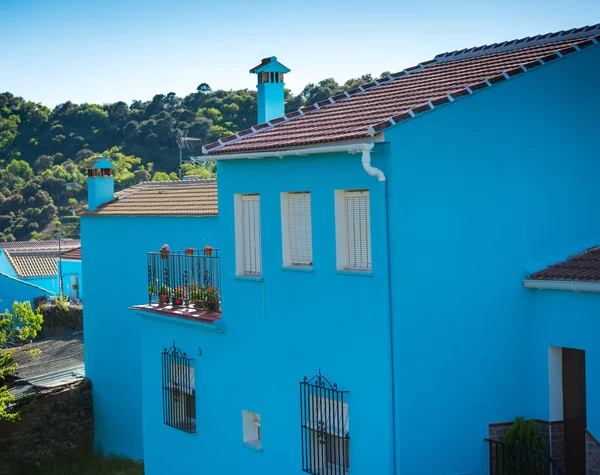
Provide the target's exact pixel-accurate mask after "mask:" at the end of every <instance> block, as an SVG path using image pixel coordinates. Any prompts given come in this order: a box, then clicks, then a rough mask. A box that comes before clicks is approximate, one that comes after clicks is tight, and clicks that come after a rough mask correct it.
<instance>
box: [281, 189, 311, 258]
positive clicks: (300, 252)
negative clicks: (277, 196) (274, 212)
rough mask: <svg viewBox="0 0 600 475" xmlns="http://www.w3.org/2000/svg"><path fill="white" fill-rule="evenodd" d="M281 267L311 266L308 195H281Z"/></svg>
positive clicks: (306, 193) (304, 193)
mask: <svg viewBox="0 0 600 475" xmlns="http://www.w3.org/2000/svg"><path fill="white" fill-rule="evenodd" d="M281 231H282V232H281V235H282V240H283V265H284V266H286V267H292V266H303V267H310V266H312V260H313V258H312V219H311V206H310V193H308V192H302V193H282V194H281Z"/></svg>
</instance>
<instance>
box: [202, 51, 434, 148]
mask: <svg viewBox="0 0 600 475" xmlns="http://www.w3.org/2000/svg"><path fill="white" fill-rule="evenodd" d="M434 64H437V60H435V59H432V60H430V61H425V62H423V63H419V64H418V65H416V66H412V67H410V68H406V69H404V70H403V71H401V72H399V73H394V74H390V75H389V76H386V77H384V78H379V79H376V80H374V81H373V82H371V83H369V84H364V85H362V86H358V87H357V88H354V89H350V90H349V91H344V92H342V93H338V94H335V95H334V96H331V97H329V98H328V99H324V100H322V101H319V102H316V103H314V104H311V105H310V106H306V107H302V108H300V109H298V110H297V111H294V112H290V113H288V114H285V115H284V116H283V117H278V118H276V119H273V120H270V121H268V122H266V123H264V124H257V125H254V126H252V127H251V128H249V129H245V130H242V131H240V132H236V133H235V135H230V136H227V137H224V138H220V139H219V140H217V141H216V142H211V143H208V144H206V145H204V146H203V147H202V153H203V154H205V155H212V154H214V155H218V154H219V152H218V151H219V150H220V149H221V148H223V147H224V146H225V145H230V144H232V143H236V142H238V141H240V140H241V139H242V138H246V137H250V136H252V135H255V134H257V133H259V132H262V131H264V130H267V129H271V128H273V127H274V126H275V125H278V124H281V123H283V122H289V121H290V120H293V119H296V118H298V117H302V116H303V115H306V114H308V113H311V112H315V111H318V110H320V109H323V108H324V107H329V106H331V105H333V104H337V103H338V102H340V101H344V100H346V99H348V98H350V97H353V96H356V95H358V94H362V93H364V92H366V91H369V90H371V89H373V88H376V87H378V86H380V85H382V84H387V83H389V82H390V81H393V80H395V79H399V78H403V77H405V76H407V75H409V74H411V73H415V72H417V71H421V70H423V69H425V68H426V67H428V66H431V65H434ZM234 137H235V138H234ZM240 153H243V152H240Z"/></svg>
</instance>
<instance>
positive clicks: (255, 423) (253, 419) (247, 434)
mask: <svg viewBox="0 0 600 475" xmlns="http://www.w3.org/2000/svg"><path fill="white" fill-rule="evenodd" d="M242 426H243V430H244V434H243V437H244V438H243V441H244V444H247V445H251V446H252V447H254V448H256V449H262V437H261V431H260V414H257V413H256V412H250V411H242Z"/></svg>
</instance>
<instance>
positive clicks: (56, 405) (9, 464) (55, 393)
mask: <svg viewBox="0 0 600 475" xmlns="http://www.w3.org/2000/svg"><path fill="white" fill-rule="evenodd" d="M16 406H17V407H18V410H19V411H20V412H21V417H22V420H21V421H20V422H16V423H9V422H4V421H2V422H0V474H1V475H8V474H12V473H15V472H16V471H17V470H18V469H19V468H21V467H23V466H28V465H31V464H36V463H38V462H39V461H41V460H43V459H45V458H48V457H52V456H55V455H60V454H66V453H69V452H71V451H73V450H76V449H79V448H88V449H90V450H91V448H92V443H93V437H94V419H93V411H92V385H91V383H90V381H89V380H88V379H84V380H82V381H78V382H76V383H73V384H70V385H67V386H61V387H58V388H53V389H47V390H44V391H42V392H40V393H39V394H37V395H35V396H33V397H30V398H27V399H24V400H23V402H21V403H19V404H18V405H16Z"/></svg>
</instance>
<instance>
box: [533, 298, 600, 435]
mask: <svg viewBox="0 0 600 475" xmlns="http://www.w3.org/2000/svg"><path fill="white" fill-rule="evenodd" d="M529 292H534V293H535V302H536V312H535V340H534V341H533V342H531V345H532V347H533V350H534V378H535V382H536V384H535V397H536V407H535V413H534V414H533V417H536V418H538V419H545V420H547V419H548V414H549V411H550V409H549V404H550V402H549V399H550V398H549V385H548V380H549V370H548V347H550V346H554V347H562V348H574V349H577V350H584V351H585V371H586V396H587V397H586V399H587V428H588V430H589V431H590V432H591V433H592V434H593V435H594V436H595V437H598V435H600V405H598V401H599V400H600V378H599V377H598V375H599V374H600V346H599V345H598V335H599V334H600V318H599V317H600V295H598V294H592V293H576V292H570V291H539V290H538V291H534V290H530V291H529Z"/></svg>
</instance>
